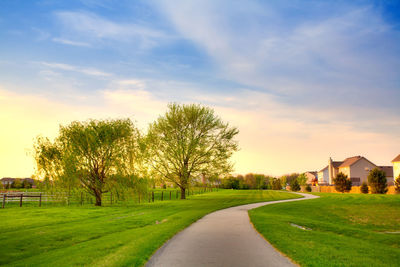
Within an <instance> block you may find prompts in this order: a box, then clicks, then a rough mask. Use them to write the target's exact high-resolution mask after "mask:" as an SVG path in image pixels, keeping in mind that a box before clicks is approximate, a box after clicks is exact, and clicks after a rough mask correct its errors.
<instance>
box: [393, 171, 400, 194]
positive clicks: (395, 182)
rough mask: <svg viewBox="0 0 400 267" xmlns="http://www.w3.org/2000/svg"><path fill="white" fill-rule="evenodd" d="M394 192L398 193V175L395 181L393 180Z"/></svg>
mask: <svg viewBox="0 0 400 267" xmlns="http://www.w3.org/2000/svg"><path fill="white" fill-rule="evenodd" d="M394 190H396V193H398V194H399V193H400V174H399V176H397V178H396V180H394Z"/></svg>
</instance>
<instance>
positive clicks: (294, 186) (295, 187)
mask: <svg viewBox="0 0 400 267" xmlns="http://www.w3.org/2000/svg"><path fill="white" fill-rule="evenodd" d="M290 190H292V191H295V192H297V191H300V184H299V181H297V179H294V180H292V182H291V183H290Z"/></svg>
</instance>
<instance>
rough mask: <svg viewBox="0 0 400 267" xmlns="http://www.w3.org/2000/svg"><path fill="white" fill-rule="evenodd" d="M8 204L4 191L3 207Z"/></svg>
mask: <svg viewBox="0 0 400 267" xmlns="http://www.w3.org/2000/svg"><path fill="white" fill-rule="evenodd" d="M5 204H6V194H5V193H4V195H3V209H4V205H5Z"/></svg>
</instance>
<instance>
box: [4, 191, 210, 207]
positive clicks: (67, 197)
mask: <svg viewBox="0 0 400 267" xmlns="http://www.w3.org/2000/svg"><path fill="white" fill-rule="evenodd" d="M214 191H218V188H211V187H200V188H191V189H187V190H186V192H185V194H186V196H187V197H190V196H193V195H199V194H204V193H208V192H214ZM180 198H181V190H180V189H179V190H178V189H151V190H148V191H147V192H129V193H123V194H121V193H118V192H108V193H103V194H102V205H103V206H112V205H119V204H141V203H152V202H157V201H174V200H179V199H180ZM0 201H1V208H8V207H35V206H36V207H42V206H83V205H94V203H95V202H96V199H95V197H94V196H93V195H92V194H89V193H87V192H83V191H78V192H70V193H68V192H65V191H62V192H60V191H46V192H38V191H32V192H31V191H25V192H20V191H5V192H2V193H0Z"/></svg>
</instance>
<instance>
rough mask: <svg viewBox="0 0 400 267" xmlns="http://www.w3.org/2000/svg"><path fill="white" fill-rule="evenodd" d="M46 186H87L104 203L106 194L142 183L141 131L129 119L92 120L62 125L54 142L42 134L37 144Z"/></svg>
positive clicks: (99, 204)
mask: <svg viewBox="0 0 400 267" xmlns="http://www.w3.org/2000/svg"><path fill="white" fill-rule="evenodd" d="M34 149H35V159H36V163H37V169H38V173H39V175H41V176H42V177H44V179H45V183H46V184H45V186H51V185H55V186H57V187H59V188H62V189H64V190H67V191H68V193H69V192H70V191H71V190H74V189H77V188H81V187H83V188H84V189H85V190H86V191H87V192H88V193H90V194H92V195H93V196H95V197H96V204H95V205H97V206H101V198H102V194H103V193H105V192H109V191H115V190H118V191H123V190H125V189H126V188H131V187H132V186H135V184H137V183H138V174H139V169H138V163H140V157H139V156H138V154H139V153H140V149H139V132H138V130H137V129H136V127H135V126H134V125H133V123H132V122H131V121H130V120H129V119H126V120H88V121H86V122H77V121H75V122H72V123H71V124H70V125H68V126H60V131H59V136H58V137H57V138H56V139H55V141H54V142H51V141H50V140H49V139H47V138H41V137H39V138H38V139H37V141H36V143H35V145H34Z"/></svg>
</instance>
